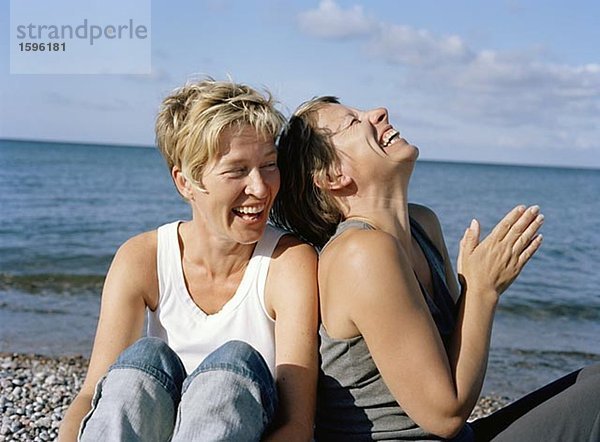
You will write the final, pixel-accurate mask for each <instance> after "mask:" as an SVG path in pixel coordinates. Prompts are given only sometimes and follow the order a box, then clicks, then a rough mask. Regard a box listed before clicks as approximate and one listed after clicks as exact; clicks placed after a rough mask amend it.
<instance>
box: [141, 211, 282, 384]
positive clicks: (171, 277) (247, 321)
mask: <svg viewBox="0 0 600 442" xmlns="http://www.w3.org/2000/svg"><path fill="white" fill-rule="evenodd" d="M179 223H180V221H176V222H173V223H170V224H165V225H164V226H161V227H159V228H158V245H157V272H158V284H159V299H158V306H157V308H156V310H154V311H151V310H148V336H154V337H157V338H160V339H162V340H164V341H165V342H166V343H167V344H169V346H170V347H171V348H172V349H173V350H174V351H175V352H176V353H177V355H179V357H180V358H181V360H182V362H183V365H184V366H185V369H186V371H187V373H188V374H190V373H191V372H192V371H194V369H195V368H196V367H197V366H198V364H200V363H201V362H202V361H203V360H204V358H205V357H206V356H208V354H209V353H211V352H212V351H214V350H215V349H216V348H218V347H219V346H221V345H222V344H224V343H225V342H227V341H231V340H234V339H235V340H239V341H244V342H247V343H248V344H250V345H251V346H252V347H254V348H255V349H256V350H258V351H259V352H260V354H261V355H262V356H263V358H264V359H265V361H266V362H267V365H268V366H269V369H270V370H271V373H272V374H273V376H274V375H275V320H274V319H273V318H271V317H270V316H269V314H268V313H267V310H266V308H265V283H266V279H267V271H268V270H269V264H270V262H271V255H272V253H273V250H274V249H275V246H276V245H277V243H278V242H279V239H280V238H281V236H282V235H284V234H285V232H284V231H283V230H279V229H276V228H275V227H272V226H270V225H267V228H266V229H265V233H264V235H263V236H262V238H261V239H260V240H259V241H258V243H257V244H256V247H255V248H254V253H253V254H252V257H251V258H250V262H249V263H248V266H247V267H246V271H245V272H244V275H243V276H242V280H241V282H240V285H239V286H238V288H237V290H236V292H235V294H234V295H233V297H232V298H231V299H230V300H229V301H227V303H226V304H225V305H224V306H223V308H222V309H221V310H219V311H218V312H217V313H215V314H212V315H207V314H206V313H205V312H204V311H202V310H201V309H200V308H199V307H198V306H197V305H196V304H195V303H194V301H193V300H192V297H191V296H190V294H189V293H188V290H187V287H186V285H185V281H184V279H183V268H182V265H181V252H180V249H179V239H178V234H177V228H178V226H179Z"/></svg>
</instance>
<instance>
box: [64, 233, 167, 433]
mask: <svg viewBox="0 0 600 442" xmlns="http://www.w3.org/2000/svg"><path fill="white" fill-rule="evenodd" d="M155 238H156V237H155V235H153V233H146V234H143V235H140V236H137V237H134V238H132V239H130V240H129V241H127V242H126V243H125V244H123V246H121V248H120V249H119V250H118V252H117V254H116V255H115V258H114V260H113V262H112V264H111V267H110V270H109V271H108V274H107V276H106V281H105V283H104V289H103V291H102V303H101V308H100V318H99V321H98V328H97V330H96V338H95V340H94V348H93V351H92V356H91V359H90V365H89V368H88V372H87V375H86V378H85V381H84V383H83V386H82V388H81V391H80V392H79V394H78V395H77V396H76V398H75V399H74V401H73V403H72V404H71V405H70V407H69V409H68V410H67V412H66V414H65V417H64V419H63V422H62V424H61V426H60V431H59V440H60V441H64V442H66V441H75V440H76V439H77V434H78V432H79V426H80V425H81V421H82V419H83V418H84V416H85V415H86V414H87V413H88V412H89V410H90V408H91V402H92V397H93V394H94V390H95V386H96V384H97V383H98V381H99V380H100V378H101V377H102V376H103V375H104V374H105V373H106V372H107V370H108V368H109V366H110V365H111V364H112V363H113V362H114V361H115V360H116V359H117V356H118V355H119V354H120V353H121V352H122V351H123V350H124V349H125V348H127V347H128V346H129V345H131V344H132V343H133V342H135V341H136V340H137V339H138V338H139V337H140V336H141V333H142V327H143V324H144V313H145V308H146V300H147V294H148V292H149V290H150V288H151V286H156V285H157V283H156V282H154V281H155V280H156V258H155V256H156V252H155V250H156V248H155V244H156V239H155ZM153 244H154V245H153Z"/></svg>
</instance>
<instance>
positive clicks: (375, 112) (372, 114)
mask: <svg viewBox="0 0 600 442" xmlns="http://www.w3.org/2000/svg"><path fill="white" fill-rule="evenodd" d="M367 114H368V118H369V121H370V122H371V123H372V124H379V123H382V122H387V121H388V111H387V109H386V108H385V107H378V108H375V109H371V110H370V111H368V112H367Z"/></svg>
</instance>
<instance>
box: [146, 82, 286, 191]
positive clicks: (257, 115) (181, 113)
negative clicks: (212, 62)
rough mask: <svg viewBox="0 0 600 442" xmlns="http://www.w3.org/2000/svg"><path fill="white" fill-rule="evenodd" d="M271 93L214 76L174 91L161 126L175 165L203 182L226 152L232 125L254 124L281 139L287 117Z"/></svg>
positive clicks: (159, 135) (160, 141) (161, 139)
mask: <svg viewBox="0 0 600 442" xmlns="http://www.w3.org/2000/svg"><path fill="white" fill-rule="evenodd" d="M265 92H266V95H262V94H260V93H259V92H257V91H256V90H254V89H252V88H251V87H249V86H246V85H244V84H237V83H233V82H232V81H216V80H214V79H212V78H207V79H205V80H202V81H198V82H193V83H188V84H186V85H185V86H183V87H181V88H179V89H176V90H175V91H173V92H172V93H171V94H170V95H169V96H168V97H166V98H165V99H164V100H163V102H162V105H161V108H160V111H159V113H158V116H157V118H156V126H155V129H156V143H157V145H158V148H159V150H160V152H161V153H162V155H163V157H164V158H165V160H166V162H167V165H168V167H169V170H172V169H173V167H174V166H177V167H178V168H179V169H180V170H181V171H182V172H183V174H184V176H186V177H187V178H188V179H190V180H192V181H193V182H194V183H195V184H196V185H198V186H200V187H202V174H203V172H204V169H205V167H206V165H207V164H208V163H209V162H210V161H211V160H213V159H215V158H216V157H217V156H218V155H219V154H220V152H221V149H222V148H223V147H224V146H221V145H220V136H221V134H222V133H223V131H224V130H225V129H227V128H230V127H234V128H239V129H241V127H242V126H243V125H250V126H252V127H253V128H254V129H256V131H257V132H258V133H259V134H261V135H262V136H264V137H265V138H266V139H269V138H272V139H273V141H275V140H276V138H277V135H278V134H279V132H280V130H281V128H282V127H283V124H284V122H285V119H284V117H283V115H282V114H281V112H279V111H278V110H277V109H275V101H274V100H273V98H272V96H271V94H270V93H269V92H268V91H265Z"/></svg>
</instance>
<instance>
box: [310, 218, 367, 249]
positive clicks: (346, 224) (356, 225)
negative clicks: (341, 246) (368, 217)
mask: <svg viewBox="0 0 600 442" xmlns="http://www.w3.org/2000/svg"><path fill="white" fill-rule="evenodd" d="M350 229H357V230H376V227H374V226H372V225H371V224H369V223H368V222H366V221H363V220H360V219H347V220H344V221H342V222H341V223H339V224H338V226H337V228H336V229H335V233H334V234H333V236H332V237H331V238H329V240H328V241H327V242H326V243H325V245H324V246H323V247H321V250H319V253H323V250H325V248H326V247H327V246H328V245H329V244H331V243H332V242H333V241H334V240H335V239H336V238H337V237H338V236H340V235H341V234H342V233H344V232H345V231H347V230H350Z"/></svg>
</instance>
